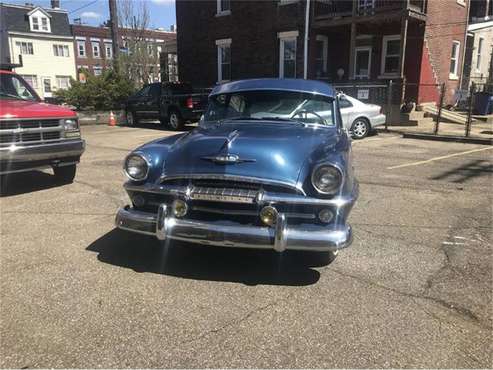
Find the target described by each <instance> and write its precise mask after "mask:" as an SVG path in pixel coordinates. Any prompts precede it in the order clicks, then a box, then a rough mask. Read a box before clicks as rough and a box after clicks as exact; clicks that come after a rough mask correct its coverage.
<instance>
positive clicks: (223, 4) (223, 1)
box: [217, 0, 231, 15]
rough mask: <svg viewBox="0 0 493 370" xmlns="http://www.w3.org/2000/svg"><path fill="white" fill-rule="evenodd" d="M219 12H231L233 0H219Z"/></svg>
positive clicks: (223, 13) (220, 13)
mask: <svg viewBox="0 0 493 370" xmlns="http://www.w3.org/2000/svg"><path fill="white" fill-rule="evenodd" d="M217 14H219V15H227V14H231V0H217Z"/></svg>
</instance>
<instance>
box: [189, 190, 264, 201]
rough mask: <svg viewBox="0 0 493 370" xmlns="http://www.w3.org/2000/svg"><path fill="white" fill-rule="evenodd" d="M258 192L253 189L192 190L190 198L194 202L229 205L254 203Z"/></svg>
mask: <svg viewBox="0 0 493 370" xmlns="http://www.w3.org/2000/svg"><path fill="white" fill-rule="evenodd" d="M257 194H258V191H256V190H251V189H232V188H216V187H196V186H194V187H193V188H192V191H191V192H190V198H191V199H194V200H208V201H214V202H228V203H254V202H255V198H256V197H257Z"/></svg>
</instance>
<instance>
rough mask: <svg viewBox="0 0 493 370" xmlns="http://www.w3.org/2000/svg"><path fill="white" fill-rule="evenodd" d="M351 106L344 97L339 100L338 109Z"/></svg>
mask: <svg viewBox="0 0 493 370" xmlns="http://www.w3.org/2000/svg"><path fill="white" fill-rule="evenodd" d="M352 106H353V105H352V104H351V102H350V101H349V100H347V99H346V98H344V97H340V98H339V108H341V109H342V108H351V107H352Z"/></svg>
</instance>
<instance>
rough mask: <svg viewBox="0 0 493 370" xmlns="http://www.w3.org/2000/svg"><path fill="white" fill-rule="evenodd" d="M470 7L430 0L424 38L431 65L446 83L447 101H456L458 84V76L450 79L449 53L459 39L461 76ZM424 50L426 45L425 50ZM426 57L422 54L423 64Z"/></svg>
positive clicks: (438, 77) (452, 1) (439, 79)
mask: <svg viewBox="0 0 493 370" xmlns="http://www.w3.org/2000/svg"><path fill="white" fill-rule="evenodd" d="M466 4H467V6H468V4H469V0H466ZM467 6H463V5H460V4H459V3H457V1H456V0H429V1H428V12H427V14H428V16H427V22H426V28H425V38H426V41H427V45H428V50H429V62H430V64H431V66H430V68H431V69H432V70H433V71H434V72H435V74H436V76H437V79H438V83H442V82H445V83H446V86H447V94H446V99H445V101H446V103H447V104H450V103H452V102H453V97H454V93H455V90H456V89H458V87H459V79H457V80H453V79H450V78H449V71H450V56H451V52H452V41H454V40H456V41H459V42H460V53H459V66H458V75H459V76H460V75H461V72H462V55H463V52H464V36H465V32H466V27H467ZM425 51H426V48H425V49H424V52H425ZM426 59H427V58H426V55H423V58H422V63H424V64H425V65H426V63H427V62H428V61H427V60H426ZM426 68H428V67H426ZM428 77H429V76H428ZM427 90H430V89H427ZM424 91H425V90H423V93H424ZM425 98H426V97H425V96H420V100H421V101H424V99H425Z"/></svg>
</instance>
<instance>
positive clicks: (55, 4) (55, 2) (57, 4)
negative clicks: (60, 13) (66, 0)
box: [51, 0, 60, 9]
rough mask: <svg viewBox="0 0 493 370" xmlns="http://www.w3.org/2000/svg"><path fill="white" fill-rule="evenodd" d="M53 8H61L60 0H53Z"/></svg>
mask: <svg viewBox="0 0 493 370" xmlns="http://www.w3.org/2000/svg"><path fill="white" fill-rule="evenodd" d="M51 8H52V9H60V0H51Z"/></svg>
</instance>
